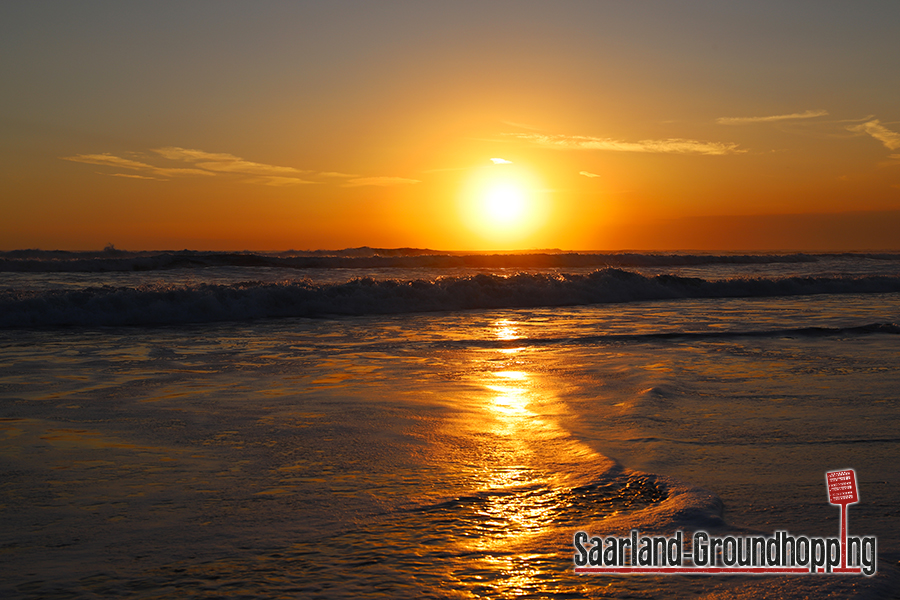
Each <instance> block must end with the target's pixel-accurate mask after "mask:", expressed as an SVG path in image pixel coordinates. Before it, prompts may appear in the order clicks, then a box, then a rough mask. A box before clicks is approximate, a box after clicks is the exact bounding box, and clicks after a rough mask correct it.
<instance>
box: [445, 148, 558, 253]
mask: <svg viewBox="0 0 900 600" xmlns="http://www.w3.org/2000/svg"><path fill="white" fill-rule="evenodd" d="M491 160H492V161H493V163H494V164H493V165H490V166H485V167H481V168H478V169H475V170H473V171H472V172H471V173H470V175H469V177H468V178H467V180H466V182H465V184H464V185H463V187H462V189H461V194H462V195H461V200H462V203H461V206H462V208H463V218H464V220H465V223H466V225H467V226H468V229H469V230H470V231H471V232H472V233H474V234H475V235H476V236H477V238H478V239H479V240H480V241H478V242H476V243H478V244H479V245H483V246H484V247H486V248H491V249H502V248H507V247H509V248H512V247H516V248H518V247H519V246H521V245H523V244H526V245H527V244H528V243H530V242H529V240H530V239H531V238H532V237H533V235H534V233H535V231H536V230H537V229H538V228H539V227H540V225H541V222H542V217H543V212H544V211H543V210H542V206H543V201H542V198H541V195H542V194H541V191H540V190H541V188H542V187H543V186H541V185H539V181H538V178H537V176H536V175H535V174H534V172H532V171H531V170H529V169H526V168H524V167H521V166H519V165H515V164H512V163H511V162H510V161H506V160H502V159H491ZM501 161H502V162H501Z"/></svg>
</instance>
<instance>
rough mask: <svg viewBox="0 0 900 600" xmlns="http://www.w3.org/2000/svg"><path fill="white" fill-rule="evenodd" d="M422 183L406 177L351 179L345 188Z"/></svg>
mask: <svg viewBox="0 0 900 600" xmlns="http://www.w3.org/2000/svg"><path fill="white" fill-rule="evenodd" d="M415 183H422V182H421V181H419V180H418V179H406V178H405V177H358V178H356V179H351V180H350V181H348V182H347V183H345V184H344V185H343V187H360V186H364V185H376V186H392V185H412V184H415Z"/></svg>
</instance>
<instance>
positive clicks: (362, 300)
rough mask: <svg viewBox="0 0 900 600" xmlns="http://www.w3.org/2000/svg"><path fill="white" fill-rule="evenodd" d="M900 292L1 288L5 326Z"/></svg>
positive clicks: (656, 281) (627, 283) (811, 281)
mask: <svg viewBox="0 0 900 600" xmlns="http://www.w3.org/2000/svg"><path fill="white" fill-rule="evenodd" d="M888 292H900V277H897V276H867V277H853V276H837V277H786V278H731V279H722V280H705V279H699V278H693V277H678V276H674V275H656V276H645V275H640V274H638V273H634V272H631V271H625V270H621V269H615V268H605V269H601V270H597V271H594V272H592V273H589V274H587V275H580V274H570V275H557V274H534V273H519V274H516V275H512V276H499V275H488V274H478V275H472V276H465V277H444V278H438V279H436V280H433V281H426V280H412V281H402V280H396V279H387V280H375V279H371V278H360V279H354V280H352V281H349V282H346V283H340V284H331V285H327V284H314V283H311V282H310V281H308V280H302V281H287V282H283V283H263V282H258V281H249V282H241V283H235V284H230V285H214V284H196V285H180V286H171V285H170V286H167V285H162V284H146V285H141V286H136V287H115V286H98V287H88V288H84V289H79V290H64V289H54V290H46V291H16V290H6V291H0V327H5V328H10V327H46V326H66V325H82V326H109V325H112V326H118V325H167V324H178V323H205V322H215V321H242V320H249V319H261V318H276V317H326V316H334V315H370V314H398V313H413V312H431V311H457V310H468V309H496V308H535V307H550V306H573V305H582V304H597V303H622V302H634V301H641V300H664V299H679V298H738V297H770V296H798V295H809V294H869V293H888Z"/></svg>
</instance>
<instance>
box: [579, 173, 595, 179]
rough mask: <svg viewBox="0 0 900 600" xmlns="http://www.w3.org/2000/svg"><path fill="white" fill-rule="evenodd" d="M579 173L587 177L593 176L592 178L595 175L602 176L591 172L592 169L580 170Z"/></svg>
mask: <svg viewBox="0 0 900 600" xmlns="http://www.w3.org/2000/svg"><path fill="white" fill-rule="evenodd" d="M578 174H579V175H584V176H585V177H590V178H592V179H593V178H594V177H600V176H599V175H597V174H596V173H591V172H590V171H578Z"/></svg>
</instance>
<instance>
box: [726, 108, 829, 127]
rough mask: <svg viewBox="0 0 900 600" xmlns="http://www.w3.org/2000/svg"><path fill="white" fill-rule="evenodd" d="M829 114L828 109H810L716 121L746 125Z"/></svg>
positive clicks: (811, 117) (812, 117)
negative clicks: (786, 113)
mask: <svg viewBox="0 0 900 600" xmlns="http://www.w3.org/2000/svg"><path fill="white" fill-rule="evenodd" d="M827 114H828V111H827V110H808V111H806V112H802V113H791V114H789V115H771V116H768V117H719V118H718V119H716V123H718V124H719V125H744V124H746V123H771V122H772V121H790V120H794V119H814V118H815V117H824V116H826V115H827Z"/></svg>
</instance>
